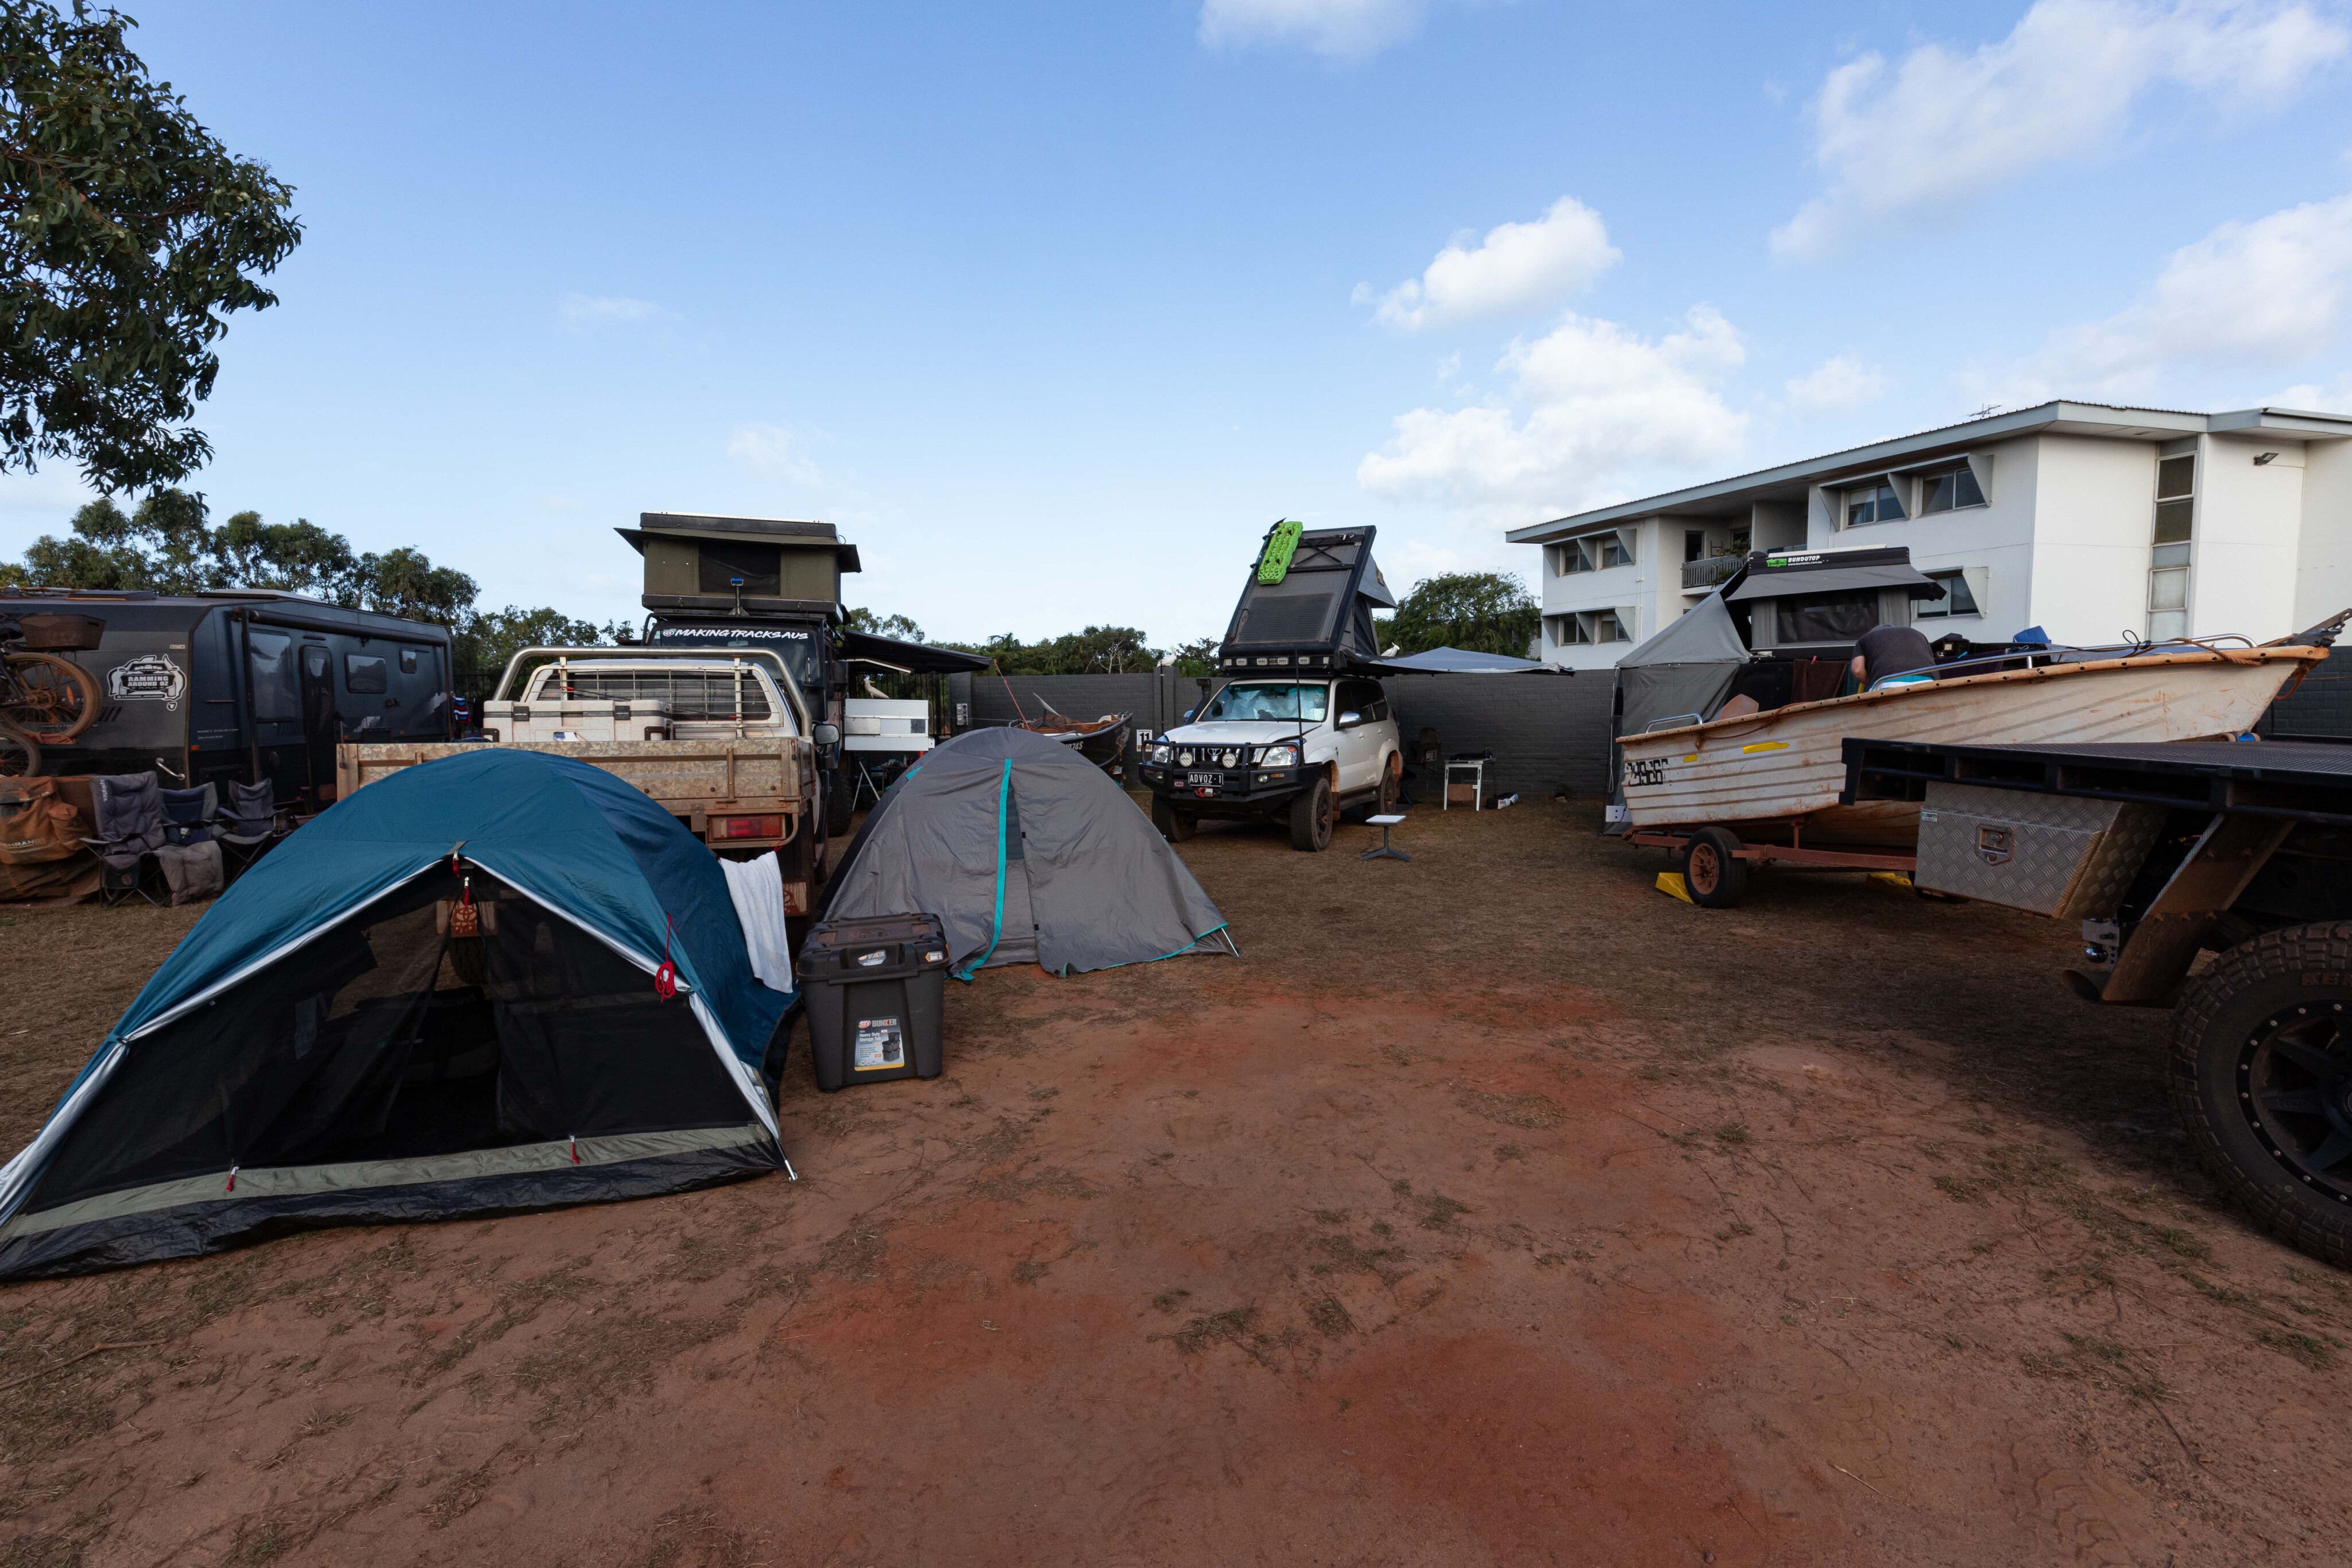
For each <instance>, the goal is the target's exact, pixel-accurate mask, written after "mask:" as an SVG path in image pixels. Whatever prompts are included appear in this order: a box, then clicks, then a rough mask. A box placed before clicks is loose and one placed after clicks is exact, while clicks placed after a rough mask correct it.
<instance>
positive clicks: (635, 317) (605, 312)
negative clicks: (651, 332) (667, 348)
mask: <svg viewBox="0 0 2352 1568" xmlns="http://www.w3.org/2000/svg"><path fill="white" fill-rule="evenodd" d="M667 314H668V312H667V311H665V310H664V309H663V308H661V307H660V306H658V305H655V304H652V303H650V302H648V301H646V300H643V299H625V298H620V297H618V296H615V295H593V294H567V295H565V296H564V297H563V299H562V303H561V304H560V305H559V306H557V308H556V319H558V320H560V321H561V322H562V324H563V329H564V330H565V331H567V332H584V331H586V330H588V329H590V328H592V327H606V326H612V325H614V324H619V323H627V322H633V321H651V320H654V319H656V318H658V317H661V316H665V315H667Z"/></svg>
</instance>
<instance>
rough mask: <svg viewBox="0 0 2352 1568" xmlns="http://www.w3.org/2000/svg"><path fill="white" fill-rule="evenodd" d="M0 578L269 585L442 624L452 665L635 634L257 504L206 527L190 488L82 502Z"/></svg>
mask: <svg viewBox="0 0 2352 1568" xmlns="http://www.w3.org/2000/svg"><path fill="white" fill-rule="evenodd" d="M0 587H14V588H16V589H19V590H26V591H30V590H37V589H42V588H83V589H97V590H100V591H116V592H120V591H125V590H129V591H146V592H149V593H163V594H172V593H202V592H206V591H218V590H225V589H226V590H236V589H275V590H278V591H281V592H286V593H299V594H304V595H307V596H308V597H310V598H312V599H319V600H323V601H326V602H328V603H330V604H340V605H342V606H344V607H345V608H347V609H352V610H372V611H375V612H379V613H381V614H385V615H397V616H399V617H401V618H402V619H404V620H408V621H425V622H431V623H433V624H434V625H436V626H446V627H447V628H449V632H450V636H451V640H452V643H453V647H452V650H451V658H452V662H453V663H454V664H456V665H457V668H458V669H460V670H469V669H494V668H497V667H499V666H500V665H503V664H505V663H506V661H507V660H508V658H509V657H510V656H511V655H512V654H513V653H514V651H515V650H516V649H518V648H528V647H530V646H532V645H534V644H551V645H558V646H565V645H568V646H572V647H595V646H602V645H604V644H607V643H633V642H635V640H636V631H635V628H634V627H632V626H630V625H629V624H628V623H627V622H621V621H615V622H611V623H610V624H607V625H599V624H597V623H596V622H593V621H579V620H574V619H573V618H572V617H571V616H568V615H566V614H564V613H563V612H561V611H558V610H551V609H546V608H539V609H525V608H523V607H521V606H520V605H514V604H509V605H507V606H506V607H505V608H503V609H498V610H492V609H486V608H483V607H482V606H480V605H478V603H477V602H476V600H477V599H478V595H479V590H478V587H477V585H476V583H475V581H474V580H473V578H471V577H470V576H468V575H467V574H466V573H465V572H462V571H460V570H457V568H455V567H448V566H436V565H435V564H434V563H433V561H432V559H430V558H429V557H427V556H426V555H425V552H424V551H423V550H420V549H409V548H407V547H405V546H404V547H403V548H401V549H394V550H387V551H385V552H384V553H383V554H382V555H378V554H376V553H375V552H373V551H372V550H371V551H366V552H362V551H358V550H354V549H352V542H351V540H349V539H348V538H344V537H343V536H342V535H341V534H339V533H335V532H333V531H332V530H331V529H328V528H320V526H319V525H318V524H316V523H313V522H311V521H310V520H309V519H308V518H306V517H297V518H295V519H294V520H293V521H292V522H290V523H272V522H268V521H266V520H265V519H264V518H263V517H262V516H261V514H260V513H258V512H238V513H236V514H235V515H233V516H231V517H229V518H227V520H226V521H225V522H222V523H221V524H219V525H218V526H215V525H214V524H213V523H212V521H211V519H210V517H209V512H208V508H207V507H206V506H205V498H204V497H202V496H195V495H191V494H189V493H188V492H187V491H184V490H175V489H163V490H158V491H156V492H155V493H154V494H152V495H151V496H149V497H147V498H146V499H145V500H143V501H141V502H140V503H139V505H138V507H137V508H136V509H134V510H132V511H130V512H125V511H124V510H123V509H122V508H121V507H120V506H119V505H117V504H116V503H115V501H114V499H113V498H112V497H100V498H99V499H97V500H95V501H91V502H89V504H88V505H86V506H84V507H82V508H81V509H80V510H79V511H78V512H76V513H75V514H74V515H73V519H72V522H71V525H70V526H69V528H68V531H67V532H66V533H65V534H64V535H62V536H58V535H54V534H44V535H42V536H41V537H40V538H37V539H35V540H34V541H33V542H32V544H31V546H30V547H28V548H27V549H26V551H25V559H23V560H21V561H7V560H0Z"/></svg>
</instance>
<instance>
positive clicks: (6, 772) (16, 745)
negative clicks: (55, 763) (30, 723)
mask: <svg viewBox="0 0 2352 1568" xmlns="http://www.w3.org/2000/svg"><path fill="white" fill-rule="evenodd" d="M40 776H41V743H40V742H39V741H37V740H35V739H34V738H33V737H31V736H29V735H26V733H25V732H24V731H23V730H21V729H18V728H17V727H16V726H15V725H13V724H0V779H38V778H39V777H40Z"/></svg>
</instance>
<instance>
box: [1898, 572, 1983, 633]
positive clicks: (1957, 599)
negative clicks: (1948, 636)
mask: <svg viewBox="0 0 2352 1568" xmlns="http://www.w3.org/2000/svg"><path fill="white" fill-rule="evenodd" d="M1927 580H1928V581H1930V582H1934V583H1940V584H1941V585H1942V586H1943V590H1944V597H1943V598H1941V599H1922V600H1920V601H1918V602H1917V603H1916V604H1914V605H1913V606H1912V607H1911V614H1912V617H1913V619H1915V620H1919V621H1932V620H1934V619H1935V618H1936V617H1937V616H1939V615H1981V614H1983V613H1984V612H1983V611H1981V610H1979V609H1978V608H1977V596H1976V594H1975V592H1974V591H1971V590H1970V589H1969V579H1968V574H1967V573H1966V572H1964V571H1962V570H1960V569H1959V568H1958V567H1952V568H1949V569H1948V570H1943V571H1931V572H1929V573H1928V574H1927Z"/></svg>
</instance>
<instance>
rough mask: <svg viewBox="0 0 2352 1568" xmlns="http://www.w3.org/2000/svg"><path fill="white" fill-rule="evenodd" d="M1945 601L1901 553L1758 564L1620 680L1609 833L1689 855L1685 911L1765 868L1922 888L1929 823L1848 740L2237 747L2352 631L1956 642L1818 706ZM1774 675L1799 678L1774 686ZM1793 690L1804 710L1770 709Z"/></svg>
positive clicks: (1729, 899) (1717, 900)
mask: <svg viewBox="0 0 2352 1568" xmlns="http://www.w3.org/2000/svg"><path fill="white" fill-rule="evenodd" d="M1864 557H1866V558H1867V559H1857V558H1864ZM1940 591H1941V590H1940V588H1939V587H1938V586H1937V584H1935V583H1934V582H1932V581H1931V580H1929V579H1927V576H1926V575H1925V574H1924V573H1920V572H1917V571H1916V570H1914V569H1912V568H1911V566H1910V564H1909V559H1908V551H1906V550H1903V549H1899V548H1898V549H1876V550H1870V551H1859V550H1857V551H1815V552H1802V553H1801V552H1780V554H1779V555H1777V556H1772V557H1767V556H1763V555H1760V554H1759V556H1755V557H1751V558H1750V559H1749V561H1748V564H1747V565H1746V566H1745V567H1743V568H1742V569H1741V570H1740V571H1739V572H1738V574H1737V575H1735V576H1734V577H1733V578H1732V580H1730V581H1728V582H1727V583H1726V584H1725V585H1724V586H1723V588H1721V589H1719V590H1718V591H1717V592H1716V593H1715V594H1713V595H1710V596H1709V598H1708V599H1707V600H1706V601H1705V602H1704V603H1702V604H1701V605H1700V606H1699V607H1698V608H1697V609H1695V610H1693V611H1692V612H1690V613H1689V614H1688V615H1686V616H1685V617H1683V619H1682V620H1681V621H1678V622H1675V624H1674V625H1672V626H1669V627H1668V628H1667V629H1666V630H1665V631H1664V632H1661V633H1660V634H1659V635H1658V636H1656V637H1654V638H1652V639H1651V640H1650V641H1649V642H1648V643H1644V644H1643V646H1642V647H1640V648H1637V649H1635V650H1634V651H1633V653H1630V654H1628V655H1627V656H1626V659H1625V661H1624V664H1623V665H1622V666H1621V671H1620V679H1619V708H1620V713H1619V721H1618V724H1619V734H1618V736H1617V738H1616V747H1617V751H1618V762H1619V766H1618V771H1617V774H1616V777H1615V780H1614V783H1615V789H1613V790H1612V797H1613V798H1612V801H1611V803H1610V809H1609V815H1610V819H1611V820H1610V824H1609V829H1608V831H1612V832H1617V833H1621V834H1622V836H1624V837H1625V838H1627V839H1628V840H1630V841H1632V842H1634V843H1639V844H1645V845H1651V846H1654V847H1657V848H1663V849H1668V850H1674V851H1677V852H1680V854H1681V856H1682V860H1683V862H1684V870H1683V875H1684V883H1685V891H1686V892H1688V893H1689V894H1690V895H1691V897H1692V898H1693V899H1694V900H1695V901H1696V902H1698V903H1701V904H1710V905H1717V906H1721V905H1725V904H1733V903H1737V902H1738V897H1739V895H1740V893H1741V891H1742V887H1743V884H1744V882H1745V873H1746V870H1747V868H1748V867H1749V866H1752V865H1759V864H1767V863H1772V864H1781V865H1786V866H1790V867H1803V868H1811V869H1818V870H1836V871H1895V872H1908V871H1909V870H1910V869H1911V868H1912V865H1913V862H1914V857H1915V851H1916V845H1917V842H1918V835H1919V809H1918V807H1917V806H1916V804H1911V803H1906V802H1902V801H1887V800H1866V801H1856V800H1852V799H1851V798H1850V797H1848V796H1847V795H1846V793H1845V766H1844V760H1843V743H1844V741H1845V740H1846V738H1847V737H1867V738H1869V739H1873V740H1888V741H1908V742H1927V743H1941V744H1948V745H1979V746H1998V745H2029V744H2034V745H2091V744H2098V743H2102V742H2118V741H2143V742H2152V741H2172V740H2197V739H2213V738H2221V737H2236V736H2238V735H2241V734H2243V733H2245V732H2246V731H2248V730H2249V729H2251V728H2252V726H2253V725H2254V723H2255V722H2256V721H2257V720H2258V719H2260V718H2261V717H2262V715H2263V710H2264V709H2265V708H2267V707H2268V706H2270V705H2271V703H2272V702H2273V701H2274V700H2276V698H2277V697H2278V696H2279V695H2281V693H2282V691H2283V690H2284V689H2289V688H2290V687H2291V685H2292V684H2293V683H2294V682H2295V681H2297V680H2299V679H2300V677H2301V676H2302V675H2303V674H2304V673H2305V672H2306V671H2308V670H2309V669H2310V668H2311V667H2312V666H2313V665H2314V664H2318V663H2319V662H2320V661H2322V660H2324V659H2326V657H2327V655H2328V653H2329V651H2330V647H2331V645H2332V644H2333V643H2334V641H2335V638H2336V632H2337V631H2338V629H2339V628H2340V627H2341V626H2342V624H2343V623H2344V622H2345V621H2346V619H2347V616H2352V612H2346V614H2343V615H2337V616H2336V617H2334V618H2333V619H2331V620H2329V621H2327V622H2323V623H2322V624H2321V625H2319V626H2317V627H2315V628H2313V629H2312V630H2311V631H2309V632H2303V633H2301V634H2299V635H2297V636H2294V637H2288V638H2282V639H2280V640H2279V641H2277V642H2274V643H2265V644H2263V645H2261V646H2259V647H2256V646H2251V645H2239V646H2229V645H2225V644H2229V643H2238V644H2244V643H2245V639H2243V638H2210V639H2202V640H2197V641H2182V642H2171V643H2128V644H2121V645H2118V646H2116V647H2112V648H2068V647H2058V646H2053V645H2050V644H2048V643H2004V644H2000V645H1998V646H1992V647H1986V646H1984V645H1978V644H1967V643H1962V641H1961V640H1960V639H1958V638H1948V639H1946V640H1945V642H1944V643H1939V644H1938V645H1937V652H1938V653H1939V654H1942V653H1951V654H1952V655H1953V656H1952V657H1951V658H1949V659H1948V660H1944V661H1942V662H1939V663H1938V664H1936V665H1934V666H1933V667H1932V668H1927V669H1920V670H1916V671H1910V672H1906V673H1904V674H1895V675H1890V676H1887V677H1886V678H1885V679H1884V680H1882V681H1881V682H1879V683H1878V684H1877V685H1875V686H1874V688H1873V689H1871V690H1868V691H1862V692H1855V693H1852V694H1847V695H1813V694H1812V692H1811V691H1809V690H1808V689H1807V687H1808V685H1809V684H1810V685H1811V686H1812V687H1815V688H1818V687H1820V686H1822V685H1824V684H1826V683H1829V682H1831V681H1832V680H1834V679H1835V677H1837V676H1839V675H1842V674H1843V668H1844V665H1845V663H1846V661H1847V660H1848V659H1850V658H1851V656H1852V642H1851V638H1852V636H1854V635H1859V633H1860V632H1862V631H1867V630H1868V629H1869V626H1870V625H1871V624H1882V623H1885V622H1895V623H1898V624H1899V623H1901V621H1903V620H1907V619H1908V616H1907V614H1906V613H1905V611H1906V606H1905V603H1904V601H1905V600H1906V599H1912V598H1930V597H1933V596H1934V595H1935V594H1936V593H1937V592H1940ZM1865 615H1867V616H1869V617H1871V619H1870V620H1869V621H1867V622H1865V621H1864V616H1865ZM1703 617H1704V618H1703ZM1898 617H1900V619H1899V620H1898ZM1791 632H1793V633H1795V635H1793V636H1791V635H1788V634H1789V633H1791ZM1841 633H1843V634H1846V640H1845V641H1844V642H1843V643H1841V642H1840V641H1838V634H1841ZM1759 643H1761V644H1763V646H1761V647H1759V646H1757V644H1759ZM1774 663H1780V664H1789V665H1790V666H1791V667H1790V669H1788V670H1785V671H1779V672H1774V671H1768V670H1765V669H1763V668H1762V666H1765V665H1768V664H1774ZM1804 664H1817V665H1819V666H1822V667H1817V668H1814V669H1805V668H1802V667H1801V666H1803V665H1804ZM1741 688H1746V689H1745V690H1742V689H1741ZM1776 690H1777V691H1779V692H1791V691H1793V693H1794V694H1795V695H1796V700H1780V701H1778V702H1773V701H1771V700H1770V698H1771V696H1772V695H1775V693H1776ZM1759 693H1761V694H1763V695H1764V700H1761V701H1759V697H1758V695H1757V694H1759ZM1662 707H1664V708H1665V709H1667V710H1669V711H1665V712H1661V711H1660V709H1661V708H1662ZM1675 708H1681V709H1682V710H1683V711H1679V712H1676V711H1671V710H1673V709H1675Z"/></svg>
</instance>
